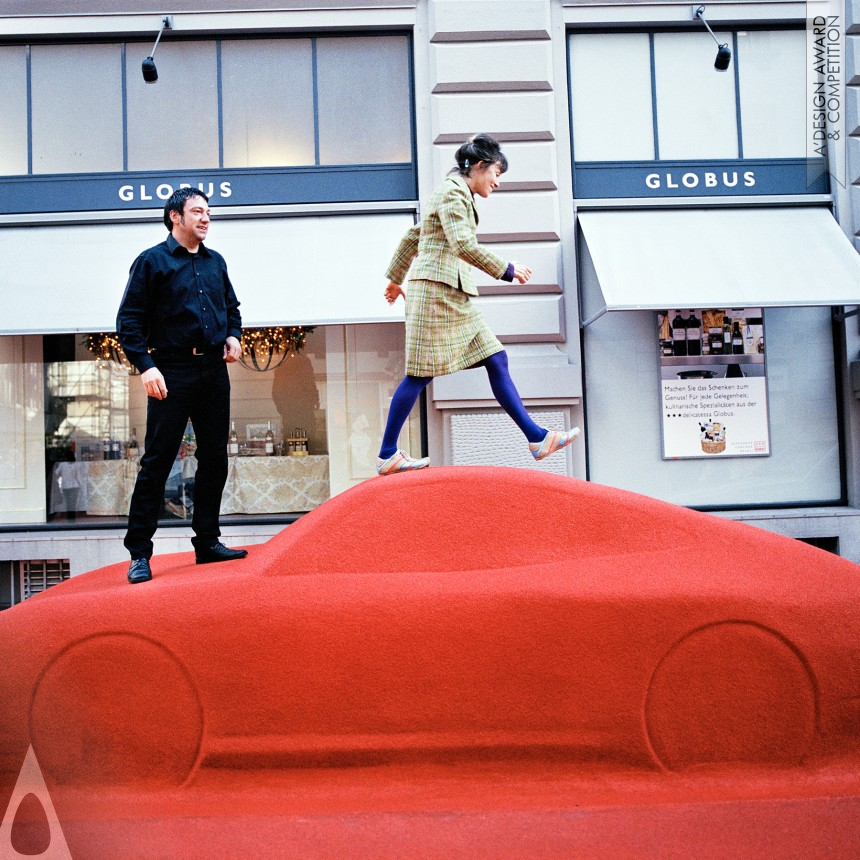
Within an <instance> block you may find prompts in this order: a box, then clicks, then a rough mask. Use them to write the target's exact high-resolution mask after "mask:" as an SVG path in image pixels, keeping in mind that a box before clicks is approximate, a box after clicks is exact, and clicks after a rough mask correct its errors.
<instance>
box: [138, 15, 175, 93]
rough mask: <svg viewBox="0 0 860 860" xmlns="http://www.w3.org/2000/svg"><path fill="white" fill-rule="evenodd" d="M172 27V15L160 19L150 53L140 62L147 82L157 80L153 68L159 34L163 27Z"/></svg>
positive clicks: (155, 70) (155, 71) (156, 72)
mask: <svg viewBox="0 0 860 860" xmlns="http://www.w3.org/2000/svg"><path fill="white" fill-rule="evenodd" d="M172 27H173V16H172V15H165V16H164V17H163V18H162V19H161V29H160V30H159V31H158V35H157V36H156V37H155V44H154V45H153V46H152V53H151V54H150V55H149V56H148V57H147V58H146V59H145V60H144V61H143V62H142V63H141V64H140V70H141V71H142V72H143V79H144V80H145V81H146V82H147V83H148V84H154V83H155V82H156V81H157V80H158V69H156V68H155V60H153V59H152V58H153V57H154V56H155V49H156V48H157V47H158V42H159V41H160V39H161V34H162V33H163V32H164V31H165V29H167V30H170V29H171V28H172Z"/></svg>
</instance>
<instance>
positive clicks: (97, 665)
mask: <svg viewBox="0 0 860 860" xmlns="http://www.w3.org/2000/svg"><path fill="white" fill-rule="evenodd" d="M28 729H29V735H30V741H31V743H32V745H33V749H34V751H35V753H36V756H37V759H38V761H39V764H40V766H41V767H42V769H43V770H44V772H45V775H46V777H47V778H48V779H49V780H51V781H52V782H54V783H55V784H58V785H59V784H74V785H107V784H113V785H141V784H151V785H153V786H169V785H173V786H180V785H183V784H185V783H186V782H187V781H188V780H189V779H190V778H191V777H192V776H193V774H194V773H195V772H196V771H197V769H198V768H199V766H200V762H201V760H202V756H203V741H204V736H205V722H204V709H203V704H202V698H201V695H200V691H199V689H198V686H197V684H196V682H195V680H194V678H193V676H192V674H191V672H190V671H189V669H188V667H187V666H186V665H185V663H184V662H183V660H182V659H181V658H180V657H179V656H178V655H177V654H176V653H175V652H174V651H173V650H172V649H170V648H169V647H168V646H166V645H165V644H164V643H162V642H160V641H158V640H157V639H154V638H152V637H149V636H146V635H143V634H140V633H136V632H129V631H119V630H117V631H100V632H97V633H93V634H91V635H89V636H85V637H82V638H79V639H76V640H75V641H73V642H70V643H69V644H68V645H66V646H64V647H63V648H62V650H60V651H59V652H58V653H56V654H54V655H53V657H52V658H51V660H50V661H49V662H48V663H47V664H46V665H45V667H44V669H43V670H42V672H41V673H40V675H39V677H38V679H37V681H36V684H35V685H34V688H33V692H32V694H31V699H30V708H29V724H28Z"/></svg>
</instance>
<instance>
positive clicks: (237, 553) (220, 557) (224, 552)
mask: <svg viewBox="0 0 860 860" xmlns="http://www.w3.org/2000/svg"><path fill="white" fill-rule="evenodd" d="M247 554H248V550H246V549H229V548H228V547H226V546H224V544H223V543H213V544H212V546H207V547H204V548H202V549H198V550H197V551H196V553H195V555H196V557H197V564H211V563H212V562H213V561H235V560H236V559H237V558H244V557H245V556H246V555H247Z"/></svg>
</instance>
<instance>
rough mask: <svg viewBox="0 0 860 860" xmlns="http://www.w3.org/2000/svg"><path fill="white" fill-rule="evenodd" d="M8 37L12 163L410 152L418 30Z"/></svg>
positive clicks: (145, 163) (1, 57)
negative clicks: (152, 77) (150, 64)
mask: <svg viewBox="0 0 860 860" xmlns="http://www.w3.org/2000/svg"><path fill="white" fill-rule="evenodd" d="M149 49H150V48H149V45H148V44H146V45H144V44H142V43H108V44H104V43H100V44H56V45H45V44H34V45H29V46H26V45H2V46H0V116H2V117H3V122H2V123H0V175H2V176H7V177H13V176H27V175H45V174H54V175H56V174H91V173H120V172H136V171H164V170H172V171H179V170H207V169H208V170H211V169H225V168H267V167H293V166H314V165H317V166H326V165H344V164H390V163H400V164H402V163H407V162H411V161H412V121H411V116H412V111H411V89H412V88H411V77H410V68H409V38H408V36H406V35H382V36H368V35H362V36H361V38H353V37H340V36H326V37H319V38H315V37H306V38H289V39H218V40H186V41H170V40H167V41H163V42H162V43H161V44H160V45H159V48H158V53H157V56H156V63H157V65H158V72H159V81H158V83H156V84H154V85H152V84H146V83H144V81H143V78H142V75H141V71H140V63H141V60H142V59H143V58H144V57H145V56H146V54H147V51H148V50H149Z"/></svg>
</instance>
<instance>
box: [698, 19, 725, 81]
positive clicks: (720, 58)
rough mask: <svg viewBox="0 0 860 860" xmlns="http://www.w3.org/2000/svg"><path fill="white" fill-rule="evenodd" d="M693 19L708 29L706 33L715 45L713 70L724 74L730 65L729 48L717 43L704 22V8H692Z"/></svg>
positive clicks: (708, 26)
mask: <svg viewBox="0 0 860 860" xmlns="http://www.w3.org/2000/svg"><path fill="white" fill-rule="evenodd" d="M693 17H694V18H698V19H699V20H700V21H701V22H702V23H703V24H704V25H705V26H706V27H707V28H708V32H709V33H710V34H711V38H712V39H713V40H714V41H715V42H716V43H717V59H716V60H714V68H715V69H716V70H717V71H718V72H724V71H725V70H726V69H727V68H728V67H729V63H731V61H732V51H731V48H729V46H728V45H727V44H725V43H724V44H722V45H721V44H720V43H719V40H718V39H717V37H716V36H715V35H714V31H713V30H712V29H711V27H710V25H709V24H708V22H707V21H706V20H705V7H704V6H694V7H693Z"/></svg>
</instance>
